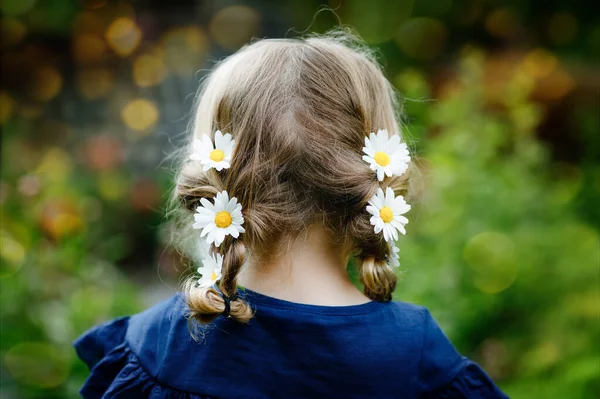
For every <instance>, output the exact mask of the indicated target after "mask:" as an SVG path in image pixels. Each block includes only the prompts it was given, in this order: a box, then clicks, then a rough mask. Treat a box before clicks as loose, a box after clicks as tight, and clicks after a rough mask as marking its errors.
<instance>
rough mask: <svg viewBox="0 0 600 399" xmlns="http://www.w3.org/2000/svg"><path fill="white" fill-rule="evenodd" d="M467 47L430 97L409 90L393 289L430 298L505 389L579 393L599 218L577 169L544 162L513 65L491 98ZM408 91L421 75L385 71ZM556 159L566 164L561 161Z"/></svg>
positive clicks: (589, 369) (589, 387)
mask: <svg viewBox="0 0 600 399" xmlns="http://www.w3.org/2000/svg"><path fill="white" fill-rule="evenodd" d="M485 62H486V59H485V56H484V55H483V54H482V53H480V52H478V51H475V50H470V51H467V52H466V54H465V55H464V56H463V59H462V61H461V63H460V67H459V71H458V77H457V78H456V80H454V81H452V82H451V83H450V85H449V86H451V87H449V88H447V94H445V95H444V97H443V98H442V99H440V100H439V101H436V102H419V101H410V100H409V101H407V102H406V108H407V112H408V114H413V115H420V116H421V117H422V118H421V119H418V120H417V121H416V123H414V124H413V125H411V126H409V131H410V132H412V133H413V136H417V138H418V139H417V141H416V144H415V147H416V148H417V149H418V152H419V155H420V161H419V162H420V165H421V171H422V175H421V179H422V181H423V183H422V185H423V186H424V190H423V194H422V196H419V197H418V198H419V200H420V203H419V204H418V205H417V206H415V207H414V208H413V210H411V224H409V226H408V227H409V232H410V234H408V235H407V236H406V237H402V240H401V241H400V247H401V262H402V267H403V268H404V269H405V273H404V275H403V282H402V283H401V285H400V288H399V289H398V291H397V295H398V299H404V300H408V301H414V302H418V303H421V304H424V305H427V306H429V307H430V308H431V309H432V312H433V313H434V315H435V316H436V317H437V318H438V319H439V320H440V322H441V324H442V325H443V326H444V327H446V331H447V332H448V333H449V335H450V336H451V338H452V339H453V341H454V342H455V343H456V344H457V346H458V347H459V349H461V350H462V352H464V353H465V354H467V355H469V356H471V357H474V358H475V359H476V360H478V361H479V362H481V363H482V364H483V366H484V368H485V369H486V370H487V371H489V372H490V373H491V374H492V376H493V377H495V378H496V380H498V381H499V383H500V385H501V386H502V387H503V388H504V389H506V391H507V392H508V393H509V394H510V395H511V397H512V398H516V399H519V398H524V399H525V398H531V397H544V398H565V397H569V398H574V399H576V398H582V399H583V398H590V397H593V396H594V394H595V393H597V392H598V388H599V383H598V381H600V364H599V363H598V361H597V360H598V358H597V356H598V351H599V350H600V347H599V343H600V331H599V330H598V316H599V315H598V311H599V303H600V295H599V294H600V289H599V287H600V276H599V273H598V264H599V261H600V252H599V246H598V243H599V236H598V230H597V229H596V228H595V227H593V226H590V225H589V224H587V223H586V221H585V220H581V219H580V218H579V217H578V215H577V213H576V209H577V204H576V201H575V199H576V198H577V196H578V195H579V192H580V191H581V190H582V181H581V171H579V170H578V169H577V168H576V167H571V168H572V169H575V170H576V173H561V174H556V173H553V172H554V171H555V169H556V168H557V167H556V166H555V165H552V164H551V163H550V161H549V157H548V151H547V150H546V149H545V148H544V146H543V145H542V144H540V142H539V141H538V140H537V139H536V137H535V128H536V126H537V123H538V121H539V118H540V116H541V113H542V112H543V110H542V109H540V108H539V107H537V106H535V105H534V104H532V103H531V102H529V100H528V96H529V90H528V89H527V87H528V85H527V84H526V83H527V81H526V78H527V76H524V75H523V74H522V71H521V70H519V67H518V66H516V67H515V70H514V71H513V75H512V76H511V77H510V79H509V80H508V82H506V85H505V86H504V87H503V89H502V90H501V92H499V93H496V97H495V98H494V99H490V98H489V97H486V95H485V90H484V88H485V85H484V82H483V79H482V73H483V65H484V63H485ZM396 83H397V84H398V86H399V88H400V89H401V90H403V91H404V92H405V94H406V95H407V97H409V98H422V97H423V96H424V95H426V94H427V92H426V90H425V88H426V87H427V84H426V83H425V80H424V77H423V76H421V75H420V74H419V73H418V72H405V73H403V74H401V75H400V76H399V77H398V79H397V80H396ZM563 168H566V166H563Z"/></svg>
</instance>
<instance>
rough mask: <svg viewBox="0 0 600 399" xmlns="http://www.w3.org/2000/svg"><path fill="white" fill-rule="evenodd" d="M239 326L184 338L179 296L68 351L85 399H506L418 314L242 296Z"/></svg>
mask: <svg viewBox="0 0 600 399" xmlns="http://www.w3.org/2000/svg"><path fill="white" fill-rule="evenodd" d="M240 295H241V296H243V297H245V298H246V299H247V300H248V301H249V302H250V303H251V304H252V306H253V307H254V308H255V310H256V314H255V317H254V318H253V319H252V320H251V321H250V323H249V324H248V325H243V324H240V323H237V322H235V321H234V320H232V319H226V318H223V317H219V318H217V320H215V322H214V323H212V324H211V325H210V326H208V327H205V328H203V329H202V330H201V337H200V339H198V340H197V341H196V340H194V339H192V336H191V334H190V324H189V322H188V318H187V307H186V305H185V302H184V298H183V296H182V295H181V294H177V295H174V296H173V297H171V298H170V299H168V300H166V301H164V302H162V303H160V304H158V305H156V306H154V307H152V308H150V309H148V310H146V311H145V312H142V313H139V314H136V315H134V316H131V317H123V318H119V319H116V320H113V321H111V322H108V323H106V324H103V325H100V326H97V327H94V328H92V329H91V330H89V331H87V332H86V333H84V334H83V335H82V336H80V337H79V338H78V339H77V340H76V341H75V342H74V346H75V349H76V351H77V353H78V355H79V357H80V358H81V359H82V360H83V361H84V362H85V363H86V364H87V365H88V367H89V368H90V370H91V373H90V376H89V378H88V379H87V381H86V382H85V384H84V385H83V387H82V388H81V391H80V392H81V395H82V397H83V398H85V399H91V398H105V399H112V398H119V399H121V398H128V399H136V398H152V399H167V398H168V399H175V398H177V399H184V398H185V399H188V398H189V399H192V398H193V399H234V398H235V399H238V398H239V399H265V398H286V399H296V398H298V399H300V398H302V399H312V398H328V399H336V398H339V399H354V398H356V399H366V398H378V399H385V398H406V399H412V398H414V399H424V398H432V399H433V398H439V399H454V398H475V399H500V398H502V399H504V398H507V396H506V395H504V394H503V393H502V392H501V391H500V390H499V389H498V387H497V386H496V385H495V384H494V383H493V382H492V380H491V379H490V378H489V377H488V376H487V375H486V374H485V372H484V371H483V370H482V369H481V368H480V367H479V366H478V365H477V364H475V363H473V362H472V361H470V360H469V359H467V358H465V357H463V356H461V355H460V354H459V353H458V352H457V351H456V349H455V348H454V347H453V346H452V344H451V343H450V341H449V340H448V339H447V338H446V336H445V335H444V333H443V332H442V331H441V329H440V328H439V326H438V325H437V323H436V322H435V320H434V319H433V318H432V317H431V315H430V314H429V312H428V311H427V309H425V308H424V307H421V306H416V305H411V304H408V303H403V302H388V303H381V302H369V303H365V304H362V305H352V306H315V305H303V304H298V303H292V302H287V301H284V300H280V299H275V298H272V297H267V296H264V295H261V294H258V293H255V292H252V291H249V290H242V291H241V293H240Z"/></svg>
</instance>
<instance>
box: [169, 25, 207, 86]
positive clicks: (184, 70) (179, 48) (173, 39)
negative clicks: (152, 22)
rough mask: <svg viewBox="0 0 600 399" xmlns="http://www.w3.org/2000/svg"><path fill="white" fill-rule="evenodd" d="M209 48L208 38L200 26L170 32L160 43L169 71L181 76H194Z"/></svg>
mask: <svg viewBox="0 0 600 399" xmlns="http://www.w3.org/2000/svg"><path fill="white" fill-rule="evenodd" d="M209 48H210V43H209V41H208V38H207V37H206V34H205V33H204V31H203V30H202V29H201V28H200V27H198V26H188V27H183V28H176V29H173V30H170V31H168V32H166V33H165V34H164V36H163V37H162V39H161V41H160V49H161V50H162V51H164V60H165V63H166V65H167V67H168V69H169V71H172V72H173V73H175V74H177V75H180V76H189V75H193V74H194V73H195V72H196V71H197V70H198V69H199V68H200V67H201V66H202V64H203V63H204V58H205V57H206V53H207V51H208V50H209Z"/></svg>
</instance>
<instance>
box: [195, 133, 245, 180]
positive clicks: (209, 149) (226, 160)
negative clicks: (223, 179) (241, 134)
mask: <svg viewBox="0 0 600 399" xmlns="http://www.w3.org/2000/svg"><path fill="white" fill-rule="evenodd" d="M234 141H235V140H233V139H232V138H231V134H229V133H225V134H223V133H222V132H221V131H219V130H217V131H216V132H215V144H214V145H213V142H212V140H211V139H210V137H209V136H208V135H206V134H204V135H202V139H201V140H200V139H196V140H194V142H193V144H192V148H193V153H192V154H191V155H190V159H192V160H195V161H200V163H201V164H202V165H203V168H202V169H203V170H204V171H207V170H209V169H211V168H215V169H216V170H217V171H219V172H220V171H222V170H223V169H227V168H229V167H230V166H231V163H230V161H231V155H232V152H233V148H234Z"/></svg>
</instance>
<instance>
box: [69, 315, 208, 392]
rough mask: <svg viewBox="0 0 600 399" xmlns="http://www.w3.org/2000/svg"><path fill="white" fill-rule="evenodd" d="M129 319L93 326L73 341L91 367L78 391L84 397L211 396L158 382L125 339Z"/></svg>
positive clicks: (78, 352)
mask: <svg viewBox="0 0 600 399" xmlns="http://www.w3.org/2000/svg"><path fill="white" fill-rule="evenodd" d="M128 321H129V319H128V318H126V317H124V318H121V319H117V320H114V321H112V322H109V323H107V324H103V325H100V326H98V327H95V328H93V329H91V330H89V331H88V332H86V333H85V334H83V335H82V336H81V337H79V338H78V339H77V340H76V341H75V342H74V344H73V345H74V346H75V350H76V351H77V354H78V355H79V357H80V358H81V359H82V360H83V361H84V362H85V363H86V364H87V366H88V367H89V369H90V370H91V373H90V376H89V377H88V379H87V380H86V381H85V383H84V384H83V386H82V387H81V389H80V391H79V393H80V394H81V396H82V397H83V398H84V399H125V398H127V399H138V398H139V399H141V398H144V399H146V398H149V399H210V398H208V397H206V396H199V395H195V394H192V393H189V392H184V391H179V390H176V389H172V388H170V387H167V386H164V385H162V384H160V383H159V382H158V381H156V379H155V378H154V377H153V376H151V375H150V374H149V373H148V372H147V371H146V370H145V369H144V368H143V366H142V365H141V364H140V362H139V360H138V358H137V357H136V355H135V354H134V353H133V352H132V351H131V348H130V347H129V345H128V344H127V342H126V341H125V333H126V332H127V325H128Z"/></svg>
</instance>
